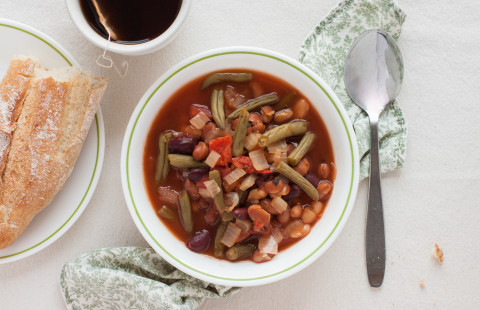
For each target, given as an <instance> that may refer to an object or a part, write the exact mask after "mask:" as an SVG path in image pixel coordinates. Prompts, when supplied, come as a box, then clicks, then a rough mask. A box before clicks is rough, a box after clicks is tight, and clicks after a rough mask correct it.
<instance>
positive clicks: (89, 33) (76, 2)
mask: <svg viewBox="0 0 480 310" xmlns="http://www.w3.org/2000/svg"><path fill="white" fill-rule="evenodd" d="M65 2H66V4H67V9H68V13H69V14H70V17H71V18H72V20H73V23H74V24H75V26H77V28H78V29H79V30H80V32H81V33H82V34H83V35H84V36H85V37H86V38H87V39H88V40H89V41H90V42H92V43H93V44H95V45H96V46H98V47H100V48H102V49H104V48H105V47H106V46H107V39H105V38H104V37H102V36H101V35H100V34H98V33H97V32H96V31H95V30H94V29H93V28H92V26H90V24H89V23H88V21H87V20H86V19H85V16H84V15H83V12H82V7H81V5H80V0H65ZM191 2H192V1H191V0H182V4H181V6H180V10H179V12H178V15H177V17H176V18H175V20H174V22H173V23H172V25H170V27H169V28H168V29H167V30H166V31H165V32H164V33H162V34H161V35H160V36H158V37H156V38H155V39H153V40H150V41H148V42H145V43H139V44H121V43H115V42H110V43H108V50H109V51H112V52H115V53H119V54H123V55H144V54H148V53H152V52H155V51H157V50H159V49H161V48H163V47H165V46H167V45H168V44H169V43H170V42H171V41H172V40H173V39H174V38H175V36H176V35H177V34H178V32H179V30H180V28H181V27H182V25H183V22H184V21H185V19H186V17H187V14H188V10H189V9H190V4H191Z"/></svg>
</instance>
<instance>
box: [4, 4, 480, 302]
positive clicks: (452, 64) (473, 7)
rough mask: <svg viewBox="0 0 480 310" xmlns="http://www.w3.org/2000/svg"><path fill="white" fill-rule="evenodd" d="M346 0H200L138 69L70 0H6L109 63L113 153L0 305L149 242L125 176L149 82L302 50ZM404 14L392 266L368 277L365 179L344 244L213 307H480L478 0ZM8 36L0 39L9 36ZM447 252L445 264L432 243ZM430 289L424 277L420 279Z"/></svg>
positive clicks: (21, 16)
mask: <svg viewBox="0 0 480 310" xmlns="http://www.w3.org/2000/svg"><path fill="white" fill-rule="evenodd" d="M336 3H337V0H322V1H318V0H302V1H290V0H288V1H287V0H265V1H253V0H244V1H233V0H194V1H193V5H192V8H191V10H190V14H189V17H188V19H187V21H186V24H185V26H184V28H183V29H182V31H181V33H180V35H179V36H178V37H177V38H176V40H175V41H174V42H172V43H171V44H170V45H169V46H168V47H166V48H165V49H163V50H161V51H159V52H156V53H154V54H151V55H147V56H141V57H123V56H117V57H115V59H117V60H121V59H122V58H125V59H126V60H128V62H129V63H130V69H129V72H128V76H127V78H125V79H120V78H118V77H117V76H116V74H115V73H114V72H113V71H106V70H104V69H102V68H99V67H97V66H96V65H95V64H94V59H95V57H96V56H97V55H99V54H100V53H101V50H100V49H99V48H97V47H95V46H93V45H92V44H91V43H89V42H88V41H87V40H86V39H85V38H84V37H83V36H82V35H81V33H80V32H79V31H78V30H77V29H76V28H75V26H74V25H73V23H72V21H71V19H70V17H69V15H68V12H67V9H66V7H65V3H64V2H63V1H61V0H44V1H35V0H24V1H17V0H2V1H0V17H4V18H9V19H12V20H16V21H19V22H22V23H25V24H28V25H30V26H32V27H34V28H37V29H39V30H40V31H42V32H44V33H46V34H48V35H50V36H51V37H53V38H54V39H55V40H57V41H58V42H59V43H60V44H62V45H63V46H64V47H65V48H66V49H67V50H69V51H70V53H72V54H73V55H74V57H75V58H76V59H77V60H78V61H79V62H80V64H81V65H82V66H83V67H84V68H85V69H87V70H91V71H94V72H95V73H97V74H99V75H107V76H109V78H110V85H109V87H108V89H107V91H106V95H105V97H104V99H103V103H102V110H103V116H104V120H105V129H106V152H105V163H104V166H103V171H102V176H101V179H100V182H99V184H98V187H97V189H96V191H95V194H94V196H93V199H92V200H91V202H90V204H89V206H88V207H87V209H86V210H85V212H84V213H83V214H82V216H81V217H80V219H79V220H78V221H77V223H76V224H75V225H74V226H73V227H72V228H71V229H70V230H69V231H68V232H67V233H66V234H65V235H64V236H63V237H61V238H60V239H59V240H58V241H56V242H55V243H54V244H52V245H51V246H49V247H48V248H46V249H45V250H43V251H41V252H39V253H37V254H35V255H33V256H30V257H28V258H26V259H23V260H21V261H17V262H13V263H9V264H5V265H0V309H5V310H6V309H64V308H65V306H64V304H63V300H62V295H61V293H60V289H59V274H60V269H61V267H62V265H63V264H64V263H65V262H66V261H67V260H69V259H73V258H76V257H78V256H79V255H81V254H82V253H84V252H86V251H89V250H93V249H97V248H101V247H115V246H148V244H147V243H146V242H145V241H144V240H143V238H142V236H141V235H140V233H139V232H138V231H137V229H136V227H135V225H134V223H133V221H132V219H131V218H130V215H129V213H128V211H127V207H126V204H125V201H124V199H123V195H122V194H121V191H122V188H121V183H120V163H119V161H120V150H121V143H122V139H123V135H124V132H125V127H126V125H127V122H128V120H129V118H130V114H131V112H132V111H133V109H134V107H135V105H136V104H137V102H138V100H139V99H140V97H141V96H142V94H143V93H144V92H145V91H146V90H147V88H148V87H149V86H150V85H151V84H152V83H153V82H154V81H155V80H156V79H157V78H158V77H159V76H160V75H161V74H162V73H163V72H165V71H166V70H167V69H168V68H170V67H171V66H173V65H174V64H176V63H177V62H179V61H181V60H183V59H185V58H187V57H189V56H191V55H193V54H195V53H197V52H201V51H204V50H207V49H210V48H214V47H221V46H228V45H252V46H259V47H264V48H268V49H272V50H275V51H278V52H281V53H284V54H286V55H289V56H291V57H294V58H297V56H298V51H299V47H300V46H301V44H302V42H303V40H304V38H305V37H306V36H307V35H308V33H309V32H310V31H311V30H312V29H313V28H314V26H315V25H316V24H317V22H318V21H319V20H320V19H321V18H322V17H323V16H324V15H325V14H326V13H327V12H328V11H329V10H330V9H332V8H333V7H334V6H335V5H336ZM399 4H400V6H401V7H402V8H403V9H404V10H405V12H406V13H407V21H406V23H405V24H404V27H403V32H402V36H401V38H400V40H399V42H398V43H399V46H400V48H401V50H402V51H403V54H404V61H405V69H406V72H405V80H404V85H403V89H402V91H401V94H400V96H399V101H400V102H401V104H402V108H403V109H404V111H405V114H406V117H407V121H408V124H409V140H408V155H407V160H406V167H405V168H404V169H402V170H401V171H398V172H395V173H390V174H388V175H385V176H384V178H383V184H382V185H383V198H384V208H385V222H386V243H387V268H386V276H385V281H384V284H383V286H382V287H381V288H380V289H372V288H370V286H369V285H368V281H367V276H366V268H365V262H364V231H365V212H366V199H367V195H366V194H367V183H366V182H362V183H361V184H360V188H359V194H358V196H357V200H356V204H355V207H354V210H353V212H352V214H351V216H350V219H349V220H348V222H347V225H346V226H345V228H344V230H343V232H342V233H341V235H340V236H339V238H338V239H337V241H336V242H335V243H334V245H333V246H332V247H331V248H330V249H329V250H328V251H327V252H326V253H325V255H323V256H322V257H321V258H320V259H318V261H316V262H315V263H313V264H312V265H311V266H309V267H308V268H306V269H305V270H303V271H302V272H300V273H298V274H296V275H295V276H292V277H290V278H288V279H285V280H282V281H279V282H276V283H273V284H269V285H264V286H260V287H254V288H246V289H244V290H242V291H241V292H240V293H239V294H237V295H235V296H233V297H230V298H226V299H220V300H218V299H216V300H207V301H206V302H205V304H204V305H203V306H202V307H201V309H202V310H206V309H320V308H321V309H374V308H375V309H407V308H410V309H430V308H440V309H447V308H453V307H456V308H457V309H474V308H478V307H479V305H478V304H479V302H480V299H479V297H478V296H479V294H480V293H479V292H480V267H479V264H478V257H479V256H480V247H479V242H478V239H479V236H480V204H479V199H478V196H477V193H478V192H479V191H478V188H480V155H479V152H480V102H479V95H478V93H479V85H480V73H479V71H480V70H479V68H480V35H479V30H480V18H479V15H478V14H479V12H480V2H478V1H476V0H457V1H434V0H427V1H417V0H399ZM0 48H1V45H0ZM435 243H438V244H439V245H440V247H442V248H443V249H444V252H445V262H444V263H443V264H442V265H440V264H438V263H437V262H436V261H435V260H434V259H433V258H432V251H433V248H434V244H435ZM420 281H423V282H424V283H425V287H424V288H421V287H420V285H419V282H420Z"/></svg>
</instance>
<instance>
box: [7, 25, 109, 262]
mask: <svg viewBox="0 0 480 310" xmlns="http://www.w3.org/2000/svg"><path fill="white" fill-rule="evenodd" d="M0 27H6V28H12V29H15V30H18V31H21V32H24V33H26V34H28V35H30V36H32V37H35V38H37V39H38V40H40V41H42V42H43V43H45V44H46V45H48V46H49V47H50V48H52V49H53V50H54V51H55V52H57V53H58V54H59V55H60V56H62V58H63V59H64V60H65V62H66V63H67V64H68V65H69V66H73V64H72V63H71V62H70V60H69V59H68V58H67V57H66V56H65V55H64V54H63V53H62V52H60V51H59V50H58V49H57V48H56V47H55V46H53V45H52V44H51V43H50V42H48V41H46V40H45V39H44V38H42V37H40V36H38V35H36V34H34V33H32V32H30V31H28V30H26V29H22V28H20V27H17V26H13V25H9V24H4V23H0ZM95 124H96V128H97V154H96V156H95V165H94V168H93V172H92V177H91V178H90V181H89V183H88V187H87V190H86V191H85V194H84V195H83V196H82V199H81V201H80V202H79V203H78V205H77V207H76V208H75V210H74V211H73V213H72V214H71V215H70V216H69V217H68V219H67V220H66V221H65V222H64V223H63V224H62V225H61V226H60V227H59V228H57V229H56V230H55V231H54V232H53V233H52V234H50V235H49V236H48V237H47V238H45V239H43V240H42V241H40V242H38V243H37V244H35V245H32V246H31V247H29V248H27V249H24V250H21V251H18V252H16V253H13V254H9V255H5V256H0V260H2V259H6V258H10V257H14V256H17V255H20V254H23V253H26V252H28V251H31V250H33V249H35V248H37V247H38V246H40V245H41V244H43V243H45V242H47V241H48V240H50V239H51V238H52V237H53V236H55V235H56V234H57V233H58V232H59V231H60V230H62V228H63V227H65V225H67V223H68V222H70V220H71V219H72V218H73V217H74V216H75V214H76V213H77V212H78V210H79V209H80V207H81V206H82V204H83V203H84V201H85V198H86V197H87V194H88V193H89V192H90V189H91V187H92V184H93V180H94V178H95V175H96V172H97V166H98V160H99V156H100V125H99V122H98V116H97V115H95Z"/></svg>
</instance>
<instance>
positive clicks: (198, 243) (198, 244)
mask: <svg viewBox="0 0 480 310" xmlns="http://www.w3.org/2000/svg"><path fill="white" fill-rule="evenodd" d="M211 240H212V236H211V235H210V232H209V231H208V230H206V229H203V230H200V231H197V232H195V233H194V234H193V235H191V236H190V237H188V239H187V247H188V248H189V249H190V250H192V251H194V252H198V253H201V252H205V251H206V250H207V249H208V247H209V246H210V241H211Z"/></svg>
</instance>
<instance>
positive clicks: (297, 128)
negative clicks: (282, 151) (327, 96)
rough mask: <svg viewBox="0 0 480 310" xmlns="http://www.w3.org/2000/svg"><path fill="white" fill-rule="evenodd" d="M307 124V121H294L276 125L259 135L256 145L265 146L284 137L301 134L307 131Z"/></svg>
mask: <svg viewBox="0 0 480 310" xmlns="http://www.w3.org/2000/svg"><path fill="white" fill-rule="evenodd" d="M308 125H309V123H308V122H305V121H296V122H291V123H286V124H283V125H280V126H277V127H275V128H272V129H270V130H269V131H267V132H265V133H264V134H263V135H261V136H260V138H258V145H259V146H260V147H266V146H269V145H270V144H273V143H275V142H278V141H280V140H283V139H285V138H288V137H292V136H298V135H302V134H304V133H306V132H307V128H308Z"/></svg>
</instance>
